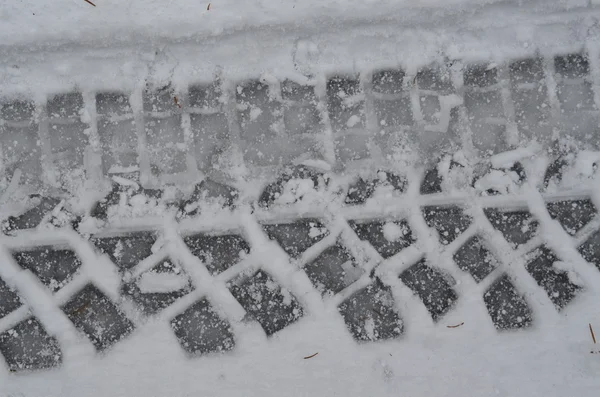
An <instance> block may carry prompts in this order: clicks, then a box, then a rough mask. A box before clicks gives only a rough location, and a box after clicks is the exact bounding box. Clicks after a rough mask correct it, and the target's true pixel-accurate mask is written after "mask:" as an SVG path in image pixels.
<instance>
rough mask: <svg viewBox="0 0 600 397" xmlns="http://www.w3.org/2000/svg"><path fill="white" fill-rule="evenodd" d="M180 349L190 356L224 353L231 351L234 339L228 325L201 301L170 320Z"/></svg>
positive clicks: (205, 301) (207, 303)
mask: <svg viewBox="0 0 600 397" xmlns="http://www.w3.org/2000/svg"><path fill="white" fill-rule="evenodd" d="M171 327H172V328H173V331H174V332H175V336H176V337H177V340H178V341H179V344H180V345H181V347H182V348H183V349H184V350H185V351H186V352H187V353H188V354H190V355H201V354H209V353H218V352H225V351H228V350H231V349H233V347H234V346H235V338H234V336H233V331H232V329H231V326H230V325H229V323H228V322H227V321H225V320H223V319H222V318H221V317H219V315H218V314H217V313H216V312H215V311H214V310H213V308H212V306H211V304H210V303H209V302H208V300H207V299H201V300H199V301H197V302H196V303H194V304H193V305H192V306H190V307H189V308H188V309H186V310H185V311H184V312H183V313H181V314H179V315H177V316H175V318H174V319H173V320H171Z"/></svg>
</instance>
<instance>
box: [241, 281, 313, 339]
mask: <svg viewBox="0 0 600 397" xmlns="http://www.w3.org/2000/svg"><path fill="white" fill-rule="evenodd" d="M229 290H230V291H231V294H232V295H233V296H234V298H235V299H236V300H237V301H238V302H239V303H240V304H241V305H242V307H243V308H244V310H246V313H247V314H248V315H249V317H251V318H253V319H254V320H256V321H258V323H259V324H260V325H261V327H262V328H263V329H264V331H265V333H266V334H267V336H271V335H273V334H274V333H276V332H279V331H281V330H282V329H284V328H285V327H287V326H288V325H291V324H293V323H294V322H296V321H297V320H298V319H299V318H300V317H302V315H303V314H304V311H303V309H302V307H301V306H300V304H299V303H298V301H297V300H296V298H295V297H294V296H293V295H292V294H291V293H290V292H289V291H288V290H286V289H284V288H281V287H280V286H279V285H278V284H277V283H276V282H275V281H274V280H273V279H272V278H271V276H269V275H268V274H267V273H265V272H264V271H262V270H259V271H257V272H256V273H254V275H252V276H251V277H247V278H242V279H240V280H239V282H237V283H235V282H233V283H230V285H229Z"/></svg>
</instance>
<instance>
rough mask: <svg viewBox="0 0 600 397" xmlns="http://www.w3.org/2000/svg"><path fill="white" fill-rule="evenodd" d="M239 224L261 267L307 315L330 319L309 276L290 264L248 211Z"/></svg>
mask: <svg viewBox="0 0 600 397" xmlns="http://www.w3.org/2000/svg"><path fill="white" fill-rule="evenodd" d="M240 222H241V223H242V225H243V228H244V229H243V233H244V237H245V238H246V241H248V244H250V249H251V251H252V252H253V253H254V254H255V255H256V256H257V257H258V258H260V261H261V262H260V263H259V265H260V267H261V268H263V269H264V270H265V271H266V272H267V273H269V274H270V275H271V277H273V279H274V280H275V281H276V282H277V283H278V284H279V285H280V287H281V288H282V289H286V290H288V291H289V292H290V293H291V294H292V295H294V297H295V298H296V299H297V300H298V302H299V303H300V305H301V306H302V307H303V309H304V311H305V315H313V316H316V317H317V318H318V319H327V317H328V316H327V315H326V313H325V311H324V310H323V300H322V299H321V295H320V294H319V293H318V291H317V290H316V289H315V288H314V287H313V286H312V283H311V282H310V280H309V278H308V276H307V275H306V273H305V272H304V271H302V270H301V269H299V268H298V267H296V266H294V265H292V264H291V263H290V260H289V258H288V256H287V255H286V254H285V252H284V251H283V249H282V248H281V247H280V246H279V245H278V244H277V243H275V242H274V241H271V240H270V239H269V238H268V237H267V236H266V234H265V232H264V231H263V229H262V227H261V226H260V225H259V224H258V222H257V221H256V219H255V218H254V217H253V216H252V215H251V213H250V212H249V211H247V210H246V211H244V212H242V216H241V218H240Z"/></svg>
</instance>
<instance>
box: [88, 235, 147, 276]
mask: <svg viewBox="0 0 600 397" xmlns="http://www.w3.org/2000/svg"><path fill="white" fill-rule="evenodd" d="M90 241H91V242H92V243H93V244H94V245H95V246H96V247H97V248H98V249H99V250H100V251H101V252H102V253H104V254H106V255H108V256H109V257H110V259H111V260H112V261H113V263H114V264H115V265H117V266H118V267H119V269H120V270H121V271H124V270H128V269H131V268H132V267H134V266H136V265H137V264H138V263H140V262H141V261H142V260H143V259H145V258H147V257H149V256H150V255H152V246H153V245H154V243H155V242H156V236H155V235H154V233H148V232H138V233H130V234H127V235H125V236H119V237H93V238H91V239H90Z"/></svg>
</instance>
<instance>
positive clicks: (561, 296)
mask: <svg viewBox="0 0 600 397" xmlns="http://www.w3.org/2000/svg"><path fill="white" fill-rule="evenodd" d="M530 254H531V257H530V259H529V260H528V262H527V264H526V265H525V268H526V269H527V271H528V272H529V274H531V277H533V278H534V280H535V281H536V282H537V283H538V285H539V286H540V287H542V288H543V289H544V290H545V291H546V294H548V297H549V298H550V300H551V301H552V303H554V306H556V308H557V309H558V310H560V309H562V308H564V307H565V306H567V305H568V304H569V302H571V300H572V299H573V298H574V297H575V295H576V294H577V293H578V291H579V290H580V289H581V287H580V286H578V285H575V284H573V283H572V282H571V280H570V276H569V274H568V273H567V272H565V271H560V270H559V269H558V268H556V267H554V266H553V265H554V262H557V261H558V259H557V258H556V256H554V254H553V253H552V251H550V249H549V248H547V247H546V246H540V247H539V248H537V249H536V250H534V251H532V252H531V253H530Z"/></svg>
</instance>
